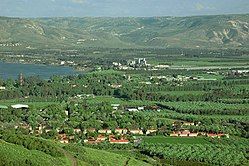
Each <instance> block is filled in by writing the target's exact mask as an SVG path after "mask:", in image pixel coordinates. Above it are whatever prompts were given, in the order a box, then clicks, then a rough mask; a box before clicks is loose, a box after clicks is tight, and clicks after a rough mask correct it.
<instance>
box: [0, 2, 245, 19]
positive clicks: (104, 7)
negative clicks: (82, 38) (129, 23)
mask: <svg viewBox="0 0 249 166" xmlns="http://www.w3.org/2000/svg"><path fill="white" fill-rule="evenodd" d="M230 13H249V0H0V16H14V17H65V16H75V17H85V16H111V17H117V16H189V15H207V14H209V15H210V14H230Z"/></svg>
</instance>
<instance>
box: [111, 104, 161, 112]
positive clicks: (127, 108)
mask: <svg viewBox="0 0 249 166" xmlns="http://www.w3.org/2000/svg"><path fill="white" fill-rule="evenodd" d="M111 107H112V109H113V110H115V111H117V110H123V111H128V112H139V111H145V110H152V111H158V112H160V110H161V109H160V107H159V106H157V105H152V106H121V105H120V104H111Z"/></svg>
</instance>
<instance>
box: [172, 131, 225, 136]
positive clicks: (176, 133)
mask: <svg viewBox="0 0 249 166" xmlns="http://www.w3.org/2000/svg"><path fill="white" fill-rule="evenodd" d="M170 136H171V137H197V136H207V137H211V138H221V137H227V138H229V134H224V133H205V132H190V131H189V130H182V131H174V132H173V133H171V134H170Z"/></svg>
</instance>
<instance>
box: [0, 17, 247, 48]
mask: <svg viewBox="0 0 249 166" xmlns="http://www.w3.org/2000/svg"><path fill="white" fill-rule="evenodd" d="M248 42H249V14H241V15H217V16H192V17H148V18H142V17H141V18H135V17H124V18H121V17H120V18H107V17H102V18H101V17H100V18H37V19H23V18H8V17H0V43H1V46H0V47H9V46H10V45H11V44H15V43H19V44H20V45H19V44H18V45H17V46H15V47H28V48H46V47H50V48H51V47H56V48H58V47H75V48H78V47H112V48H113V47H123V48H125V47H161V48H167V47H183V48H235V49H237V48H248V46H249V44H248Z"/></svg>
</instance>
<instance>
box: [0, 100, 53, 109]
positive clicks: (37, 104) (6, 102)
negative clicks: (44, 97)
mask: <svg viewBox="0 0 249 166" xmlns="http://www.w3.org/2000/svg"><path fill="white" fill-rule="evenodd" d="M14 104H27V105H29V106H31V107H34V108H44V107H46V106H49V105H52V104H58V102H29V101H25V100H0V105H5V106H8V107H10V106H11V105H14Z"/></svg>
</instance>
